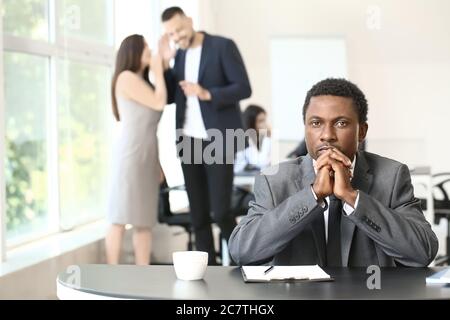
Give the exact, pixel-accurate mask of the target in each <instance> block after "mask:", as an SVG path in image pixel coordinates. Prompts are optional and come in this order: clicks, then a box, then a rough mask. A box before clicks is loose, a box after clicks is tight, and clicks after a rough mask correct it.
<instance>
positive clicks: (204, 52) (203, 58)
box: [198, 32, 211, 83]
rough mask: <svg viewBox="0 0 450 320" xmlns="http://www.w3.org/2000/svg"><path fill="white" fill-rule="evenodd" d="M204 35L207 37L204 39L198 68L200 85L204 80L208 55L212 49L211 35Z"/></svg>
mask: <svg viewBox="0 0 450 320" xmlns="http://www.w3.org/2000/svg"><path fill="white" fill-rule="evenodd" d="M203 34H204V35H205V37H204V39H203V43H202V53H201V56H200V67H199V68H198V83H201V80H202V76H203V74H204V73H205V68H206V65H207V60H208V53H209V52H210V48H211V41H210V40H211V39H210V36H209V34H207V33H206V32H203Z"/></svg>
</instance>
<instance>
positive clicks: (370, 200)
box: [347, 165, 438, 267]
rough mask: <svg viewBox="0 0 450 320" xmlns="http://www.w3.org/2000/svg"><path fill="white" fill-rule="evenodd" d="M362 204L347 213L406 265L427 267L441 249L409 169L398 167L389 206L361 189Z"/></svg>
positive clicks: (368, 234)
mask: <svg viewBox="0 0 450 320" xmlns="http://www.w3.org/2000/svg"><path fill="white" fill-rule="evenodd" d="M359 195H360V198H359V203H358V206H357V208H356V209H355V211H354V212H353V214H352V215H350V216H347V218H348V219H351V220H352V221H353V222H354V223H355V224H356V226H357V227H358V228H359V229H361V230H362V231H364V232H365V233H366V234H367V236H368V237H370V238H371V239H373V240H374V241H375V242H376V243H378V245H379V246H380V247H381V248H382V249H383V251H384V252H385V253H386V254H387V255H389V256H391V257H393V258H394V259H395V261H397V262H399V263H401V264H402V265H405V266H412V267H420V266H427V265H428V264H429V263H430V262H431V261H433V259H434V257H435V256H436V253H437V250H438V240H437V238H436V235H435V234H434V232H433V231H432V229H431V226H430V224H429V223H428V222H427V221H426V219H425V217H424V215H423V213H422V210H421V208H420V200H419V199H417V198H415V197H414V190H413V186H412V184H411V177H410V174H409V170H408V168H407V167H406V166H405V165H401V166H399V169H398V171H397V174H396V177H395V184H394V187H393V189H392V195H391V201H390V205H389V208H387V207H386V206H385V205H383V204H382V203H381V202H380V201H378V200H377V199H375V198H374V197H371V196H369V195H368V194H367V193H365V192H362V191H360V192H359Z"/></svg>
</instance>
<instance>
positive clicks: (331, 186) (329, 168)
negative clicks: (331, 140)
mask: <svg viewBox="0 0 450 320" xmlns="http://www.w3.org/2000/svg"><path fill="white" fill-rule="evenodd" d="M351 166H352V162H351V160H350V159H349V158H348V157H347V156H346V155H344V154H343V153H342V152H341V151H339V150H338V149H336V148H329V149H327V150H325V151H324V152H323V153H322V154H321V155H320V156H319V157H318V158H317V161H316V163H315V168H316V172H317V174H316V179H315V180H314V183H313V185H312V188H313V190H314V193H315V194H316V196H317V199H318V201H321V200H323V199H324V198H326V197H328V196H330V195H332V194H334V195H335V196H336V197H337V198H339V199H341V200H343V201H345V202H346V203H348V204H350V205H351V206H353V207H354V204H355V201H356V197H357V191H356V190H355V189H353V187H352V185H351V182H350V181H351V178H352V173H351Z"/></svg>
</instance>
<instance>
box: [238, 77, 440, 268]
mask: <svg viewBox="0 0 450 320" xmlns="http://www.w3.org/2000/svg"><path fill="white" fill-rule="evenodd" d="M303 121H304V123H305V139H306V146H307V149H308V155H306V156H304V157H300V158H298V159H295V160H290V161H287V162H284V163H281V164H279V168H278V170H277V172H276V173H275V174H268V173H267V172H266V173H264V172H263V173H262V174H261V175H259V176H257V177H256V182H255V188H254V192H255V198H256V200H255V201H254V202H252V203H251V204H250V210H249V212H248V214H247V215H246V216H245V217H244V218H243V219H242V220H241V221H240V223H239V225H238V226H237V227H236V229H235V230H234V231H233V234H232V235H231V238H230V244H229V245H230V253H231V256H232V257H233V258H234V259H235V261H236V262H237V263H239V264H243V265H245V264H261V263H265V262H268V261H271V260H272V263H273V264H277V265H301V264H319V265H321V266H354V267H356V266H360V267H362V266H369V265H379V266H411V267H422V266H426V265H428V264H429V263H430V262H431V261H432V260H433V259H434V257H435V255H436V253H437V250H438V240H437V238H436V235H435V234H434V232H433V231H432V229H431V226H430V224H429V223H428V222H427V221H426V220H425V217H424V215H423V213H422V210H421V208H420V200H419V199H417V198H415V197H414V190H413V187H412V185H411V177H410V174H409V170H408V167H407V166H406V165H404V164H401V163H399V162H397V161H394V160H391V159H387V158H384V157H381V156H379V155H376V154H373V153H369V152H365V151H358V145H359V144H360V143H361V142H362V141H363V140H364V138H365V137H366V133H367V129H368V125H367V101H366V98H365V96H364V94H363V93H362V91H361V90H360V89H359V88H358V87H357V86H356V85H354V84H353V83H351V82H349V81H347V80H344V79H326V80H323V81H321V82H319V83H317V84H316V85H314V86H313V87H312V88H311V90H310V91H309V92H308V94H307V96H306V99H305V103H304V105H303ZM271 171H272V172H274V170H273V169H272V170H271Z"/></svg>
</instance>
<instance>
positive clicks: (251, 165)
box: [234, 105, 271, 173]
mask: <svg viewBox="0 0 450 320" xmlns="http://www.w3.org/2000/svg"><path fill="white" fill-rule="evenodd" d="M243 122H244V130H246V131H247V130H249V129H253V130H256V135H251V136H250V139H249V144H248V147H247V148H246V149H244V150H242V151H239V152H238V153H237V154H236V160H235V164H234V172H235V173H242V172H246V171H259V170H261V169H262V168H265V167H267V166H269V165H270V150H271V142H270V134H271V132H270V127H269V126H268V124H267V114H266V111H265V110H264V109H263V108H261V107H260V106H257V105H249V106H248V107H247V109H245V111H244V113H243Z"/></svg>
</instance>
